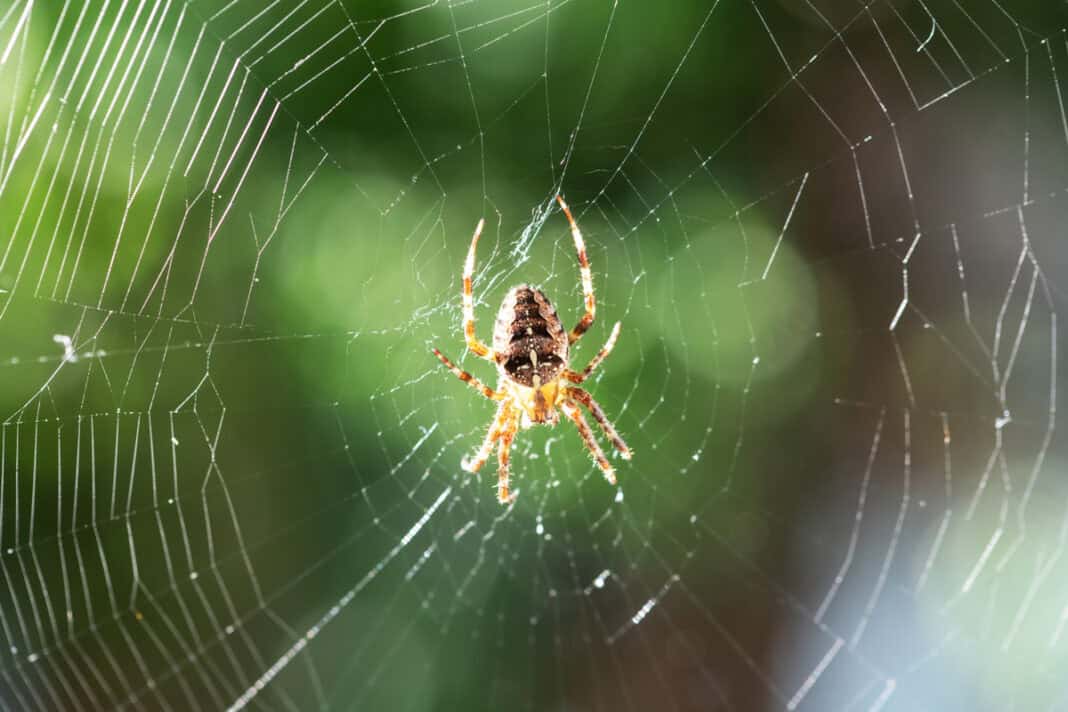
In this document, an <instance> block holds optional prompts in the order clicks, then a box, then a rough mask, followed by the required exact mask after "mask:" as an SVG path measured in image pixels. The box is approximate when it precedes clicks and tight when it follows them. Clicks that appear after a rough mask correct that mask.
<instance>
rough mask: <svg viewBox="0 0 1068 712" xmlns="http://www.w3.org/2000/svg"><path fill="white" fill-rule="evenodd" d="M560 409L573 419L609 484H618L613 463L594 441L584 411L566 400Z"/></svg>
mask: <svg viewBox="0 0 1068 712" xmlns="http://www.w3.org/2000/svg"><path fill="white" fill-rule="evenodd" d="M560 409H561V410H562V411H564V415H566V416H567V417H568V418H571V422H573V423H574V424H575V427H576V428H578V431H579V435H581V436H582V442H584V443H585V444H586V448H587V449H588V450H589V451H590V453H591V454H592V455H593V459H594V460H595V461H596V462H597V466H598V467H600V468H601V471H602V472H604V478H605V479H606V480H608V484H610V485H614V484H616V471H615V468H613V467H612V463H610V462H609V461H608V458H607V457H605V454H604V450H602V449H601V446H600V445H599V444H598V443H597V441H596V440H595V439H594V437H593V431H592V430H590V426H589V424H588V423H587V422H586V419H585V418H584V417H583V416H582V411H580V410H579V409H578V406H576V405H575V404H574V403H572V402H571V401H566V400H565V401H564V402H562V403H561V404H560Z"/></svg>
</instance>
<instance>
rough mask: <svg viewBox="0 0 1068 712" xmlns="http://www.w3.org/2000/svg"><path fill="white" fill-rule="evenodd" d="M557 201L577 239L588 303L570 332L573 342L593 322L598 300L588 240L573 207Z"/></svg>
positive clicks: (558, 198) (583, 293)
mask: <svg viewBox="0 0 1068 712" xmlns="http://www.w3.org/2000/svg"><path fill="white" fill-rule="evenodd" d="M556 202H558V203H560V208H561V209H562V210H563V211H564V215H566V216H567V224H568V225H569V226H570V227H571V237H572V239H574V241H575V251H576V252H577V253H578V260H579V274H580V275H581V277H582V297H583V299H584V301H585V303H586V313H585V314H583V315H582V318H581V319H579V323H578V324H576V325H575V328H574V329H572V330H571V333H570V334H568V342H569V343H572V344H573V343H575V342H576V341H578V340H579V339H580V338H582V335H583V334H585V333H586V330H587V329H589V328H590V325H591V324H593V318H594V316H595V315H596V313H597V300H596V299H595V298H594V296H593V276H592V275H591V274H590V260H589V257H587V255H586V241H585V240H583V239H582V231H581V230H579V226H578V223H576V222H575V218H574V217H573V216H572V215H571V208H569V207H567V203H565V202H564V199H563V198H562V197H561V196H559V195H558V196H556Z"/></svg>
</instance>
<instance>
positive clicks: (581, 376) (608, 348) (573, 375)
mask: <svg viewBox="0 0 1068 712" xmlns="http://www.w3.org/2000/svg"><path fill="white" fill-rule="evenodd" d="M621 326H622V324H621V323H620V322H618V321H617V322H616V325H615V326H613V327H612V333H611V334H610V335H609V337H608V341H606V342H605V345H604V346H602V347H601V350H600V351H598V352H597V355H596V356H594V357H593V358H592V359H591V360H590V362H589V364H587V365H586V368H584V369H582V371H580V372H575V371H572V370H571V369H567V370H566V371H564V374H563V377H564V378H566V379H567V380H569V381H571V382H572V383H582V382H583V381H585V380H586V379H587V378H589V377H590V374H591V373H593V371H594V369H595V368H597V367H598V366H600V365H601V361H604V360H605V358H607V356H608V354H610V353H612V349H613V347H615V345H616V339H618V338H619V328H620V327H621Z"/></svg>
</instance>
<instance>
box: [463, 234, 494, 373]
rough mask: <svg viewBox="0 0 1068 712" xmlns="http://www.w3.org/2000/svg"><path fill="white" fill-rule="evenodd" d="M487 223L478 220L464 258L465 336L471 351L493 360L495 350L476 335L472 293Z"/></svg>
mask: <svg viewBox="0 0 1068 712" xmlns="http://www.w3.org/2000/svg"><path fill="white" fill-rule="evenodd" d="M485 224H486V221H485V220H479V221H478V227H476V228H475V234H474V236H473V237H472V238H471V247H469V248H468V249H467V259H466V260H464V275H463V281H464V292H463V294H464V338H466V339H467V348H469V349H470V350H471V353H473V354H475V355H476V356H481V357H482V358H484V359H486V360H487V361H492V360H493V352H492V351H491V350H490V348H489V347H488V346H486V345H485V344H484V343H482V342H481V341H479V339H478V337H477V336H475V298H474V297H473V296H472V294H471V278H472V276H473V275H474V273H475V248H476V247H477V246H478V238H479V235H481V234H482V228H483V227H484V226H485Z"/></svg>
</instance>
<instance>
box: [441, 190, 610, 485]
mask: <svg viewBox="0 0 1068 712" xmlns="http://www.w3.org/2000/svg"><path fill="white" fill-rule="evenodd" d="M556 200H557V202H559V203H560V207H561V208H562V209H563V211H564V214H565V215H566V216H567V221H568V224H569V225H570V227H571V236H572V238H573V239H574V241H575V250H576V251H577V252H578V259H579V269H580V273H581V276H582V293H583V296H584V298H585V302H586V313H585V314H583V315H582V318H581V319H580V320H579V323H578V324H576V325H575V328H574V329H572V330H571V331H570V332H567V331H564V327H563V325H562V324H561V323H560V317H559V316H557V314H556V309H555V308H553V305H552V303H551V302H550V301H549V298H548V297H546V296H545V294H544V293H543V292H542V291H541V290H540V289H538V288H536V287H532V286H530V285H527V284H522V285H520V286H518V287H513V288H512V289H510V290H508V294H506V295H505V297H504V300H503V301H502V302H501V308H500V310H499V311H498V312H497V322H496V324H495V325H494V328H493V348H492V349H491V348H489V347H488V346H486V345H485V344H484V343H482V342H481V341H479V340H478V338H477V337H476V336H475V306H474V298H473V297H472V294H471V277H472V275H473V274H474V271H475V248H476V246H477V245H478V238H479V235H481V234H482V228H483V226H484V225H485V221H484V220H480V221H479V223H478V227H477V228H475V234H474V237H472V238H471V247H470V248H469V249H468V252H467V260H466V261H465V262H464V274H463V298H464V299H463V301H464V335H465V336H466V338H467V348H468V349H470V350H471V352H472V353H474V354H475V355H476V356H480V357H482V358H484V359H486V360H488V361H492V362H493V363H495V364H496V365H497V371H498V373H499V375H500V378H499V381H498V385H497V390H493V389H491V388H489V387H488V386H485V385H483V384H482V382H481V381H479V380H478V379H477V378H475V377H474V376H472V375H471V374H470V373H468V372H467V371H463V370H461V369H459V368H457V367H456V366H455V365H454V364H453V363H452V361H450V360H449V359H448V358H446V357H445V356H444V355H443V354H442V353H441V352H440V351H438V350H437V349H434V354H435V355H436V356H437V357H438V358H439V359H441V362H442V363H444V364H445V365H446V366H447V367H448V368H449V369H450V370H451V371H452V372H453V373H455V374H456V375H457V376H458V377H459V378H460V380H462V381H465V382H467V383H470V384H471V385H472V386H474V387H475V388H477V389H478V390H480V391H481V392H482V393H483V395H485V396H486V397H487V398H490V399H491V400H495V401H499V402H500V405H499V406H498V407H497V415H496V417H495V418H494V419H493V424H492V425H490V429H489V432H488V433H487V434H486V438H485V440H484V441H483V442H482V447H481V448H479V451H478V453H477V454H476V455H475V457H474V458H471V459H467V458H465V459H464V460H463V462H462V463H461V464H462V466H463V468H464V469H465V470H468V471H469V472H478V470H479V469H480V468H481V467H482V465H484V464H485V463H486V460H488V459H489V456H490V453H492V452H493V447H494V445H497V444H498V443H499V445H498V450H497V470H498V472H497V496H498V499H500V501H501V502H510V501H512V499H513V497H514V495H512V496H510V495H509V493H508V456H509V451H510V449H511V446H512V440H513V439H514V438H515V433H516V430H517V429H518V428H519V427H520V426H522V427H524V428H527V427H530V426H531V425H532V424H534V423H548V424H550V425H555V424H556V422H557V421H558V420H559V415H558V413H557V411H556V409H557V408H559V409H560V410H562V411H563V412H564V415H566V416H567V417H568V418H570V419H571V421H572V422H574V423H575V427H576V428H578V431H579V435H581V436H582V439H583V441H584V442H585V443H586V447H587V448H589V450H590V452H591V453H592V454H593V457H594V460H595V461H596V462H597V465H598V466H599V467H600V468H601V470H602V471H603V472H604V475H605V478H606V479H607V480H608V481H609V482H610V483H611V484H613V485H614V484H615V483H616V475H615V470H614V469H613V468H612V465H611V464H610V463H609V462H608V458H607V457H605V454H604V451H603V450H602V449H601V446H600V445H599V444H598V443H597V441H596V440H595V439H594V437H593V432H592V431H591V430H590V426H589V425H588V424H587V423H586V418H585V417H584V416H583V415H582V411H581V410H580V409H579V406H580V405H581V406H584V407H585V408H586V409H587V410H589V411H590V414H591V415H592V416H593V418H594V420H596V421H597V423H598V424H599V425H600V426H601V428H602V429H603V430H604V432H605V435H607V436H608V439H609V440H611V441H612V445H613V446H615V448H616V449H617V450H618V451H619V454H620V455H621V456H622V457H623V458H624V459H627V460H629V459H630V448H628V447H627V444H626V443H625V442H623V439H622V438H621V437H619V433H617V432H616V429H615V427H613V425H612V424H611V423H610V422H609V421H608V418H607V417H605V414H604V411H602V410H601V406H600V405H598V404H597V401H595V400H594V399H593V396H591V395H590V394H589V393H587V392H586V391H585V390H583V389H582V388H579V387H577V386H566V385H563V384H562V383H561V381H570V382H571V383H576V384H577V383H582V382H583V381H585V380H586V378H587V377H589V375H590V374H591V373H592V372H593V370H594V369H595V368H597V366H598V364H600V363H601V361H603V360H604V358H605V356H607V355H608V353H609V352H610V351H611V350H612V347H613V346H614V345H615V343H616V339H617V338H618V337H619V327H620V324H619V322H616V325H615V326H614V327H613V328H612V334H611V335H610V336H609V337H608V342H607V343H606V344H605V345H604V348H602V349H601V350H600V351H599V352H598V353H597V355H596V356H594V357H593V359H592V360H591V361H590V363H589V364H588V365H587V366H586V368H585V369H583V370H582V371H580V372H576V371H572V370H571V369H569V368H568V356H569V352H570V348H571V344H573V343H575V342H576V341H578V340H579V339H580V338H581V337H582V335H583V334H584V333H586V330H587V329H589V328H590V325H591V324H593V318H594V313H595V311H596V306H597V305H596V301H595V299H594V295H593V278H592V277H591V275H590V263H589V260H588V259H587V257H586V245H585V243H584V242H583V240H582V233H581V232H580V231H579V228H578V225H577V224H576V223H575V219H574V218H573V217H572V216H571V210H570V209H568V207H567V203H565V202H564V199H563V198H561V197H560V196H556Z"/></svg>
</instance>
